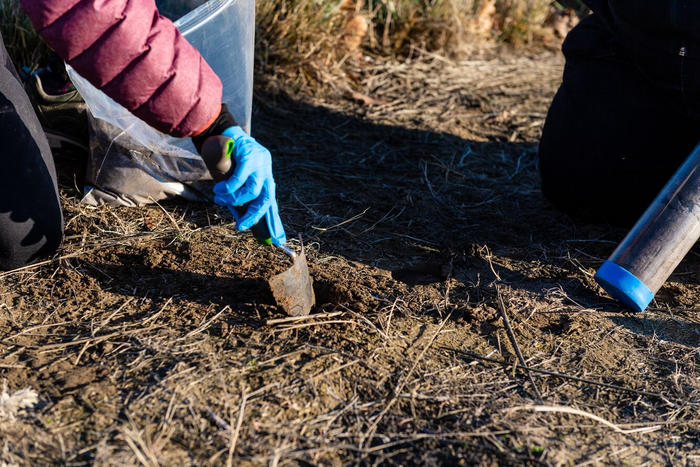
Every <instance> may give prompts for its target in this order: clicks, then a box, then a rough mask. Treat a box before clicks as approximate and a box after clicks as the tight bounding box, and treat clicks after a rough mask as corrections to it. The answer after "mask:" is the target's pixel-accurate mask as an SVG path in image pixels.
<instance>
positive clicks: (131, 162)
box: [68, 0, 255, 206]
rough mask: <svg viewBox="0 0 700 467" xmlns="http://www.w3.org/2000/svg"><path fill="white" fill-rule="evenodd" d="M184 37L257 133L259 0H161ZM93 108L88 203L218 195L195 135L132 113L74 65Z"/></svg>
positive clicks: (80, 87)
mask: <svg viewBox="0 0 700 467" xmlns="http://www.w3.org/2000/svg"><path fill="white" fill-rule="evenodd" d="M157 4H158V8H159V11H162V12H163V13H164V14H167V15H168V17H170V18H173V17H175V16H177V15H178V14H180V13H182V12H185V11H189V10H190V9H191V8H193V7H196V8H195V9H194V10H191V11H189V13H187V14H186V15H185V16H183V17H181V18H180V19H178V20H177V21H175V25H176V26H177V27H178V29H179V30H180V32H181V33H182V35H183V36H184V37H185V38H186V39H187V40H188V41H189V42H190V43H191V44H192V45H193V46H194V47H196V48H197V49H198V50H199V52H200V53H201V54H202V56H203V57H204V59H205V60H206V61H207V63H208V64H209V65H210V66H211V67H212V69H213V70H214V72H215V73H216V74H217V75H218V76H219V78H220V79H221V82H222V84H223V88H224V92H223V101H224V102H225V103H226V104H227V105H228V108H229V110H230V111H231V113H232V114H233V117H234V118H235V119H236V121H237V122H238V123H239V124H240V125H241V126H242V127H243V129H244V130H246V131H247V132H250V117H251V108H252V99H253V53H254V51H253V47H254V43H253V41H254V30H255V29H254V28H255V24H254V22H255V0H210V1H208V2H206V3H203V2H202V1H197V0H159V1H158V2H157ZM68 73H69V74H70V77H71V80H72V81H73V84H75V87H76V88H77V89H78V91H79V92H80V94H81V95H82V96H83V98H84V99H85V102H86V103H87V106H88V118H89V123H90V158H89V160H88V169H87V173H86V178H85V196H84V198H83V202H84V203H87V204H92V205H99V204H110V205H123V206H136V205H143V204H148V203H152V202H155V201H160V200H163V199H168V198H173V197H176V196H179V197H183V198H185V199H188V200H192V201H206V200H209V199H210V198H211V187H212V185H213V182H212V181H211V177H210V176H209V173H208V171H207V169H206V166H205V165H204V163H203V162H202V160H201V158H200V157H199V155H198V154H197V152H196V150H195V148H194V145H193V144H192V141H191V140H190V139H189V138H173V137H171V136H168V135H165V134H163V133H161V132H159V131H157V130H155V129H154V128H152V127H150V126H149V125H148V124H146V123H145V122H143V121H142V120H140V119H139V118H137V117H135V116H134V115H132V114H131V113H130V112H129V111H128V110H126V109H125V108H124V107H122V106H121V105H119V104H117V103H116V102H114V101H113V100H112V99H111V98H110V97H108V96H107V95H105V94H104V93H103V92H102V91H100V90H98V89H96V88H95V87H94V86H92V85H91V84H90V83H89V82H88V81H87V80H85V79H84V78H82V77H81V76H80V75H79V74H78V73H77V72H76V71H75V70H73V69H72V68H70V67H68Z"/></svg>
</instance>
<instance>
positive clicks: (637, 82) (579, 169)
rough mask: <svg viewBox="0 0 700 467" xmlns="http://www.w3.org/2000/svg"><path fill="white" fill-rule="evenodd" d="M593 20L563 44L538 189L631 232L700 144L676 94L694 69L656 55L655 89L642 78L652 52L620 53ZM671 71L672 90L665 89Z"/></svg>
mask: <svg viewBox="0 0 700 467" xmlns="http://www.w3.org/2000/svg"><path fill="white" fill-rule="evenodd" d="M600 17H601V15H598V14H594V15H592V16H590V17H588V18H587V19H585V20H584V21H582V22H581V23H580V24H579V25H578V26H577V27H576V28H574V30H573V31H571V33H570V34H569V36H568V37H567V39H566V41H565V42H564V46H563V51H564V55H565V57H566V67H565V70H564V80H563V83H562V85H561V87H560V88H559V91H558V92H557V94H556V96H555V98H554V101H553V102H552V106H551V108H550V110H549V114H548V115H547V120H546V122H545V126H544V130H543V134H542V139H541V142H540V149H539V156H540V172H541V175H542V190H543V192H544V194H545V196H547V197H548V198H549V199H550V200H551V201H552V202H554V203H555V204H556V205H558V206H559V207H561V208H563V209H565V210H567V211H569V212H571V213H573V214H581V215H585V216H586V217H589V218H594V219H596V220H602V219H604V220H607V221H608V222H610V223H613V224H618V225H628V226H629V225H631V224H633V223H634V222H635V221H636V220H637V219H638V218H639V216H640V215H641V214H642V213H643V212H644V210H645V209H646V207H647V206H648V205H649V204H650V202H651V201H652V200H653V199H654V197H655V196H656V195H657V194H658V193H659V191H660V190H661V188H663V186H664V185H665V184H666V182H667V181H668V180H669V178H670V177H671V176H672V175H673V173H674V172H675V170H676V169H677V168H678V167H679V166H680V164H681V163H682V162H683V160H684V159H685V158H686V157H687V156H688V155H689V154H690V152H691V151H692V150H693V148H694V147H695V146H696V145H697V144H698V142H700V121H699V120H697V119H696V118H693V117H691V116H690V115H692V114H694V113H695V111H697V110H698V109H693V108H689V107H690V106H689V105H688V102H690V100H689V99H686V98H685V97H686V96H684V95H683V93H684V92H686V93H687V92H689V91H693V90H689V89H688V88H687V86H685V87H684V86H682V85H680V84H681V82H682V81H681V75H682V74H685V76H686V77H687V76H688V75H690V76H692V73H693V72H695V70H696V69H698V70H697V71H698V72H699V75H700V69H699V68H700V66H697V65H695V63H694V62H693V61H692V60H687V61H685V62H684V61H683V60H684V59H685V58H688V57H683V56H678V57H677V55H678V52H676V53H674V54H673V55H671V54H668V55H667V56H664V57H660V56H659V64H658V66H657V67H656V70H655V73H656V74H657V76H658V77H659V78H663V79H664V82H660V81H659V80H657V79H655V77H650V75H649V73H646V72H645V71H643V70H644V68H646V67H650V65H649V64H650V63H652V62H653V61H654V59H655V56H654V53H655V52H653V51H649V52H648V54H647V55H646V56H645V55H644V51H642V50H635V51H630V49H629V48H628V47H623V46H622V45H620V41H619V40H618V39H617V38H616V37H615V34H614V33H613V32H611V30H610V29H608V27H606V22H604V21H603V20H601V18H600ZM641 34H644V33H643V32H641ZM671 47H673V46H672V45H671ZM674 50H676V51H678V49H674ZM695 52H697V51H695ZM637 56H639V57H645V63H644V64H642V66H641V67H640V66H639V61H637V60H635V59H633V58H631V57H637ZM676 62H677V63H678V65H679V68H677V67H676V66H675V63H676ZM684 67H685V68H684ZM651 68H653V67H651ZM675 73H678V77H677V82H678V83H679V86H678V87H677V88H674V87H673V86H668V85H667V83H675V82H676V77H675V75H674V74H675Z"/></svg>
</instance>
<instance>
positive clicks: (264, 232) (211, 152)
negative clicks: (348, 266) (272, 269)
mask: <svg viewBox="0 0 700 467" xmlns="http://www.w3.org/2000/svg"><path fill="white" fill-rule="evenodd" d="M234 145H235V143H234V141H233V139H231V138H228V137H226V136H210V137H209V138H207V139H206V140H205V141H204V144H203V145H202V159H204V163H205V164H206V165H207V168H208V169H209V173H211V176H212V178H213V179H214V180H215V181H217V182H220V181H223V180H228V179H229V177H230V176H231V175H232V174H233V171H234V170H235V165H234V163H233V160H232V158H231V154H232V153H233V148H234ZM235 209H236V211H237V212H238V213H240V214H245V212H246V210H247V209H248V205H247V204H244V205H241V206H235ZM250 231H251V232H252V234H253V236H254V237H255V239H256V240H257V241H258V243H260V244H261V245H272V246H273V247H274V248H278V249H279V250H280V251H282V252H283V253H284V254H285V255H287V256H288V257H289V258H290V259H291V260H292V266H291V267H290V268H289V269H287V270H286V271H284V272H281V273H280V274H277V275H275V276H273V277H272V278H271V279H270V280H269V281H268V282H269V284H270V289H271V290H272V295H273V296H274V297H275V301H276V302H277V306H279V307H280V308H282V309H283V310H284V311H286V312H287V314H288V315H290V316H306V315H308V314H309V313H310V312H311V308H312V307H313V306H314V304H315V302H316V297H315V296H314V289H313V287H312V281H311V276H310V275H309V267H308V265H307V263H306V255H305V254H304V247H303V246H302V248H301V252H300V253H299V254H297V253H296V252H295V251H294V250H292V249H291V248H289V247H287V246H285V245H273V244H272V241H271V239H270V231H269V229H268V227H267V222H266V221H265V218H264V217H263V218H262V219H260V221H258V223H257V224H255V225H254V226H253V227H251V228H250Z"/></svg>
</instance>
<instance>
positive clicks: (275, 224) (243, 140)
mask: <svg viewBox="0 0 700 467" xmlns="http://www.w3.org/2000/svg"><path fill="white" fill-rule="evenodd" d="M222 134H223V136H228V137H229V138H232V139H233V141H234V142H235V145H234V148H233V154H232V155H231V157H232V158H233V162H234V163H235V164H236V169H235V171H234V173H233V175H232V176H231V178H229V179H228V180H226V181H223V182H219V183H217V184H216V185H214V202H215V203H217V204H220V205H221V206H227V207H228V208H229V210H230V211H231V213H232V214H233V216H234V218H235V219H236V228H237V229H238V230H247V229H249V228H251V227H252V226H253V225H255V224H256V223H257V222H258V221H259V220H260V219H262V218H263V217H264V218H265V221H266V222H267V227H268V229H269V230H270V238H271V240H272V243H273V244H275V245H284V244H285V243H286V242H287V236H286V234H285V233H284V227H283V226H282V220H281V219H280V215H279V208H278V206H277V198H276V197H275V180H274V179H273V178H272V155H271V154H270V151H268V150H267V149H265V147H263V146H262V145H261V144H260V143H258V142H257V141H255V139H253V138H252V137H250V136H248V135H247V134H246V133H245V132H244V131H243V129H242V128H241V127H239V126H232V127H230V128H228V129H226V130H225V131H224V132H223V133H222ZM249 202H250V205H249V206H248V210H247V211H246V213H245V214H244V215H240V214H238V212H236V210H235V209H234V206H240V205H242V204H246V203H249Z"/></svg>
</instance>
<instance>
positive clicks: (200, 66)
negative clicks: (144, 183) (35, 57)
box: [20, 0, 222, 137]
mask: <svg viewBox="0 0 700 467" xmlns="http://www.w3.org/2000/svg"><path fill="white" fill-rule="evenodd" d="M20 3H21V5H22V8H23V9H24V11H25V12H26V13H27V15H28V16H29V18H30V19H31V21H32V23H33V24H34V26H35V28H36V29H37V31H38V32H39V33H40V34H41V35H42V36H43V38H44V40H46V42H47V43H48V44H49V45H50V46H51V47H52V48H53V49H54V50H55V51H56V53H58V55H60V56H61V57H62V58H63V59H64V60H65V61H66V62H67V63H68V64H69V65H71V66H72V67H73V68H75V69H76V70H77V71H78V73H80V74H81V75H82V76H83V77H85V78H86V79H87V80H88V81H90V82H91V83H92V84H93V85H95V86H96V87H97V88H99V89H101V90H102V91H104V93H105V94H107V95H108V96H110V97H111V98H112V99H114V100H115V101H117V102H118V103H120V104H121V105H122V106H124V107H125V108H127V109H129V110H130V111H131V112H132V113H133V114H134V115H136V116H137V117H139V118H141V119H142V120H144V121H145V122H147V123H148V124H150V125H151V126H153V127H154V128H156V129H158V130H160V131H162V132H164V133H168V134H171V135H173V136H177V137H184V136H192V135H194V134H197V133H199V132H200V131H202V130H204V129H206V128H207V127H208V125H209V124H210V123H211V122H212V121H213V120H214V119H215V118H216V117H217V116H218V114H219V111H220V108H221V97H222V86H221V81H220V80H219V78H218V77H217V76H216V74H215V73H214V72H213V71H212V69H211V68H210V67H209V65H207V63H206V62H205V61H204V59H203V58H202V56H201V55H200V54H199V52H198V51H197V50H196V49H195V48H194V47H192V46H191V45H190V44H189V43H188V42H187V40H186V39H185V38H184V37H182V35H181V34H180V33H179V32H178V30H177V28H175V26H174V25H173V23H172V22H170V20H168V19H166V18H165V17H163V16H161V15H160V14H159V13H158V10H157V8H156V4H155V2H154V0H20Z"/></svg>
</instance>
